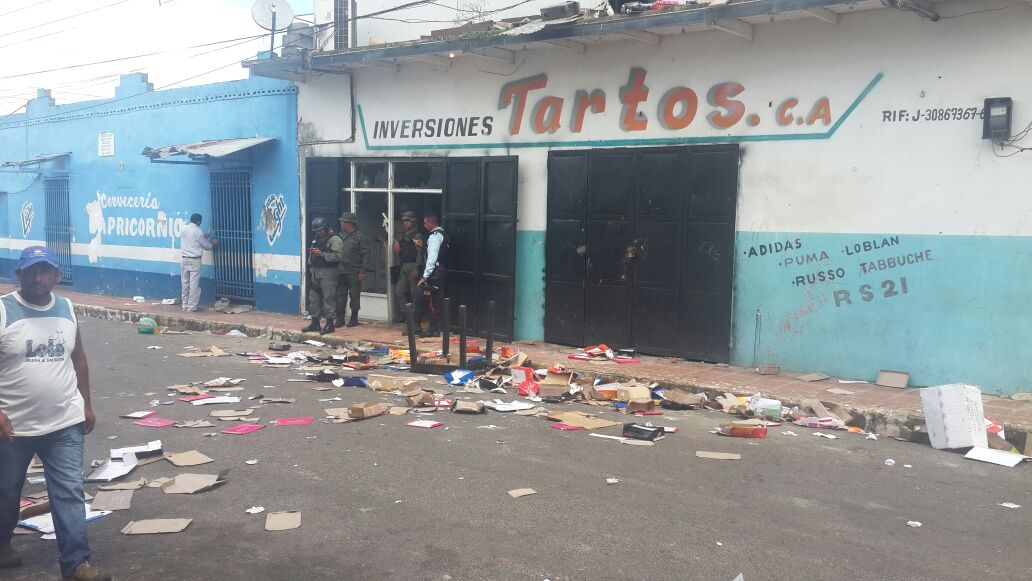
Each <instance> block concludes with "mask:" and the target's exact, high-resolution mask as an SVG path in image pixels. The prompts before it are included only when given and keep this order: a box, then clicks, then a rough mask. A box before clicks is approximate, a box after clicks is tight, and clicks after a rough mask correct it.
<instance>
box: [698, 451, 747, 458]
mask: <svg viewBox="0 0 1032 581" xmlns="http://www.w3.org/2000/svg"><path fill="white" fill-rule="evenodd" d="M695 457H696V458H708V459H710V460H741V459H742V455H741V454H732V453H729V452H704V451H702V450H697V451H696V452H695Z"/></svg>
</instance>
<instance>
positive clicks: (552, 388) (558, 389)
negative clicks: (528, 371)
mask: <svg viewBox="0 0 1032 581" xmlns="http://www.w3.org/2000/svg"><path fill="white" fill-rule="evenodd" d="M568 393H570V386H569V385H555V384H552V385H548V384H544V383H539V384H538V395H539V396H541V397H562V396H564V395H566V394H568Z"/></svg>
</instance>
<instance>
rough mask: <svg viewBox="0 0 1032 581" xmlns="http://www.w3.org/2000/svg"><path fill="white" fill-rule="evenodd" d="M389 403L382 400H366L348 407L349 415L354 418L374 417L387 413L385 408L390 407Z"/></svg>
mask: <svg viewBox="0 0 1032 581" xmlns="http://www.w3.org/2000/svg"><path fill="white" fill-rule="evenodd" d="M391 407H393V406H391V404H389V403H386V402H382V401H367V402H363V403H357V404H355V405H353V406H351V407H350V408H348V413H349V415H350V416H351V417H352V418H354V419H356V420H364V419H368V418H374V417H376V416H380V415H383V414H385V413H387V410H389V409H391Z"/></svg>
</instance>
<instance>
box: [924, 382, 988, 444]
mask: <svg viewBox="0 0 1032 581" xmlns="http://www.w3.org/2000/svg"><path fill="white" fill-rule="evenodd" d="M921 406H922V407H923V408H924V414H925V426H926V427H927V428H928V440H929V442H930V443H931V445H932V447H933V448H937V449H939V450H943V449H947V448H967V447H971V446H975V447H978V448H987V447H988V446H989V441H988V438H987V437H986V432H985V411H984V410H983V409H982V390H980V389H979V388H978V387H977V386H974V385H965V384H961V383H954V384H949V385H939V386H936V387H926V388H924V389H922V390H921Z"/></svg>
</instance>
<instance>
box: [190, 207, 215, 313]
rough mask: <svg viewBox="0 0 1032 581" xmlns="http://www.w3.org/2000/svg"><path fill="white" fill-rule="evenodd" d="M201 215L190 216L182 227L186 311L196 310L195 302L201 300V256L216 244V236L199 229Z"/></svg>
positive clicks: (192, 311)
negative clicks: (213, 237)
mask: <svg viewBox="0 0 1032 581" xmlns="http://www.w3.org/2000/svg"><path fill="white" fill-rule="evenodd" d="M201 220H202V218H201V215H200V214H194V215H192V216H190V223H189V224H187V225H186V227H185V228H183V233H182V234H181V237H182V239H183V244H182V262H183V267H182V273H183V310H184V311H186V312H188V313H195V312H197V303H198V302H200V300H201V257H202V256H204V251H205V250H211V249H212V248H214V247H215V246H218V244H219V241H218V239H217V238H215V239H212V238H211V234H205V233H204V232H202V231H201Z"/></svg>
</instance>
